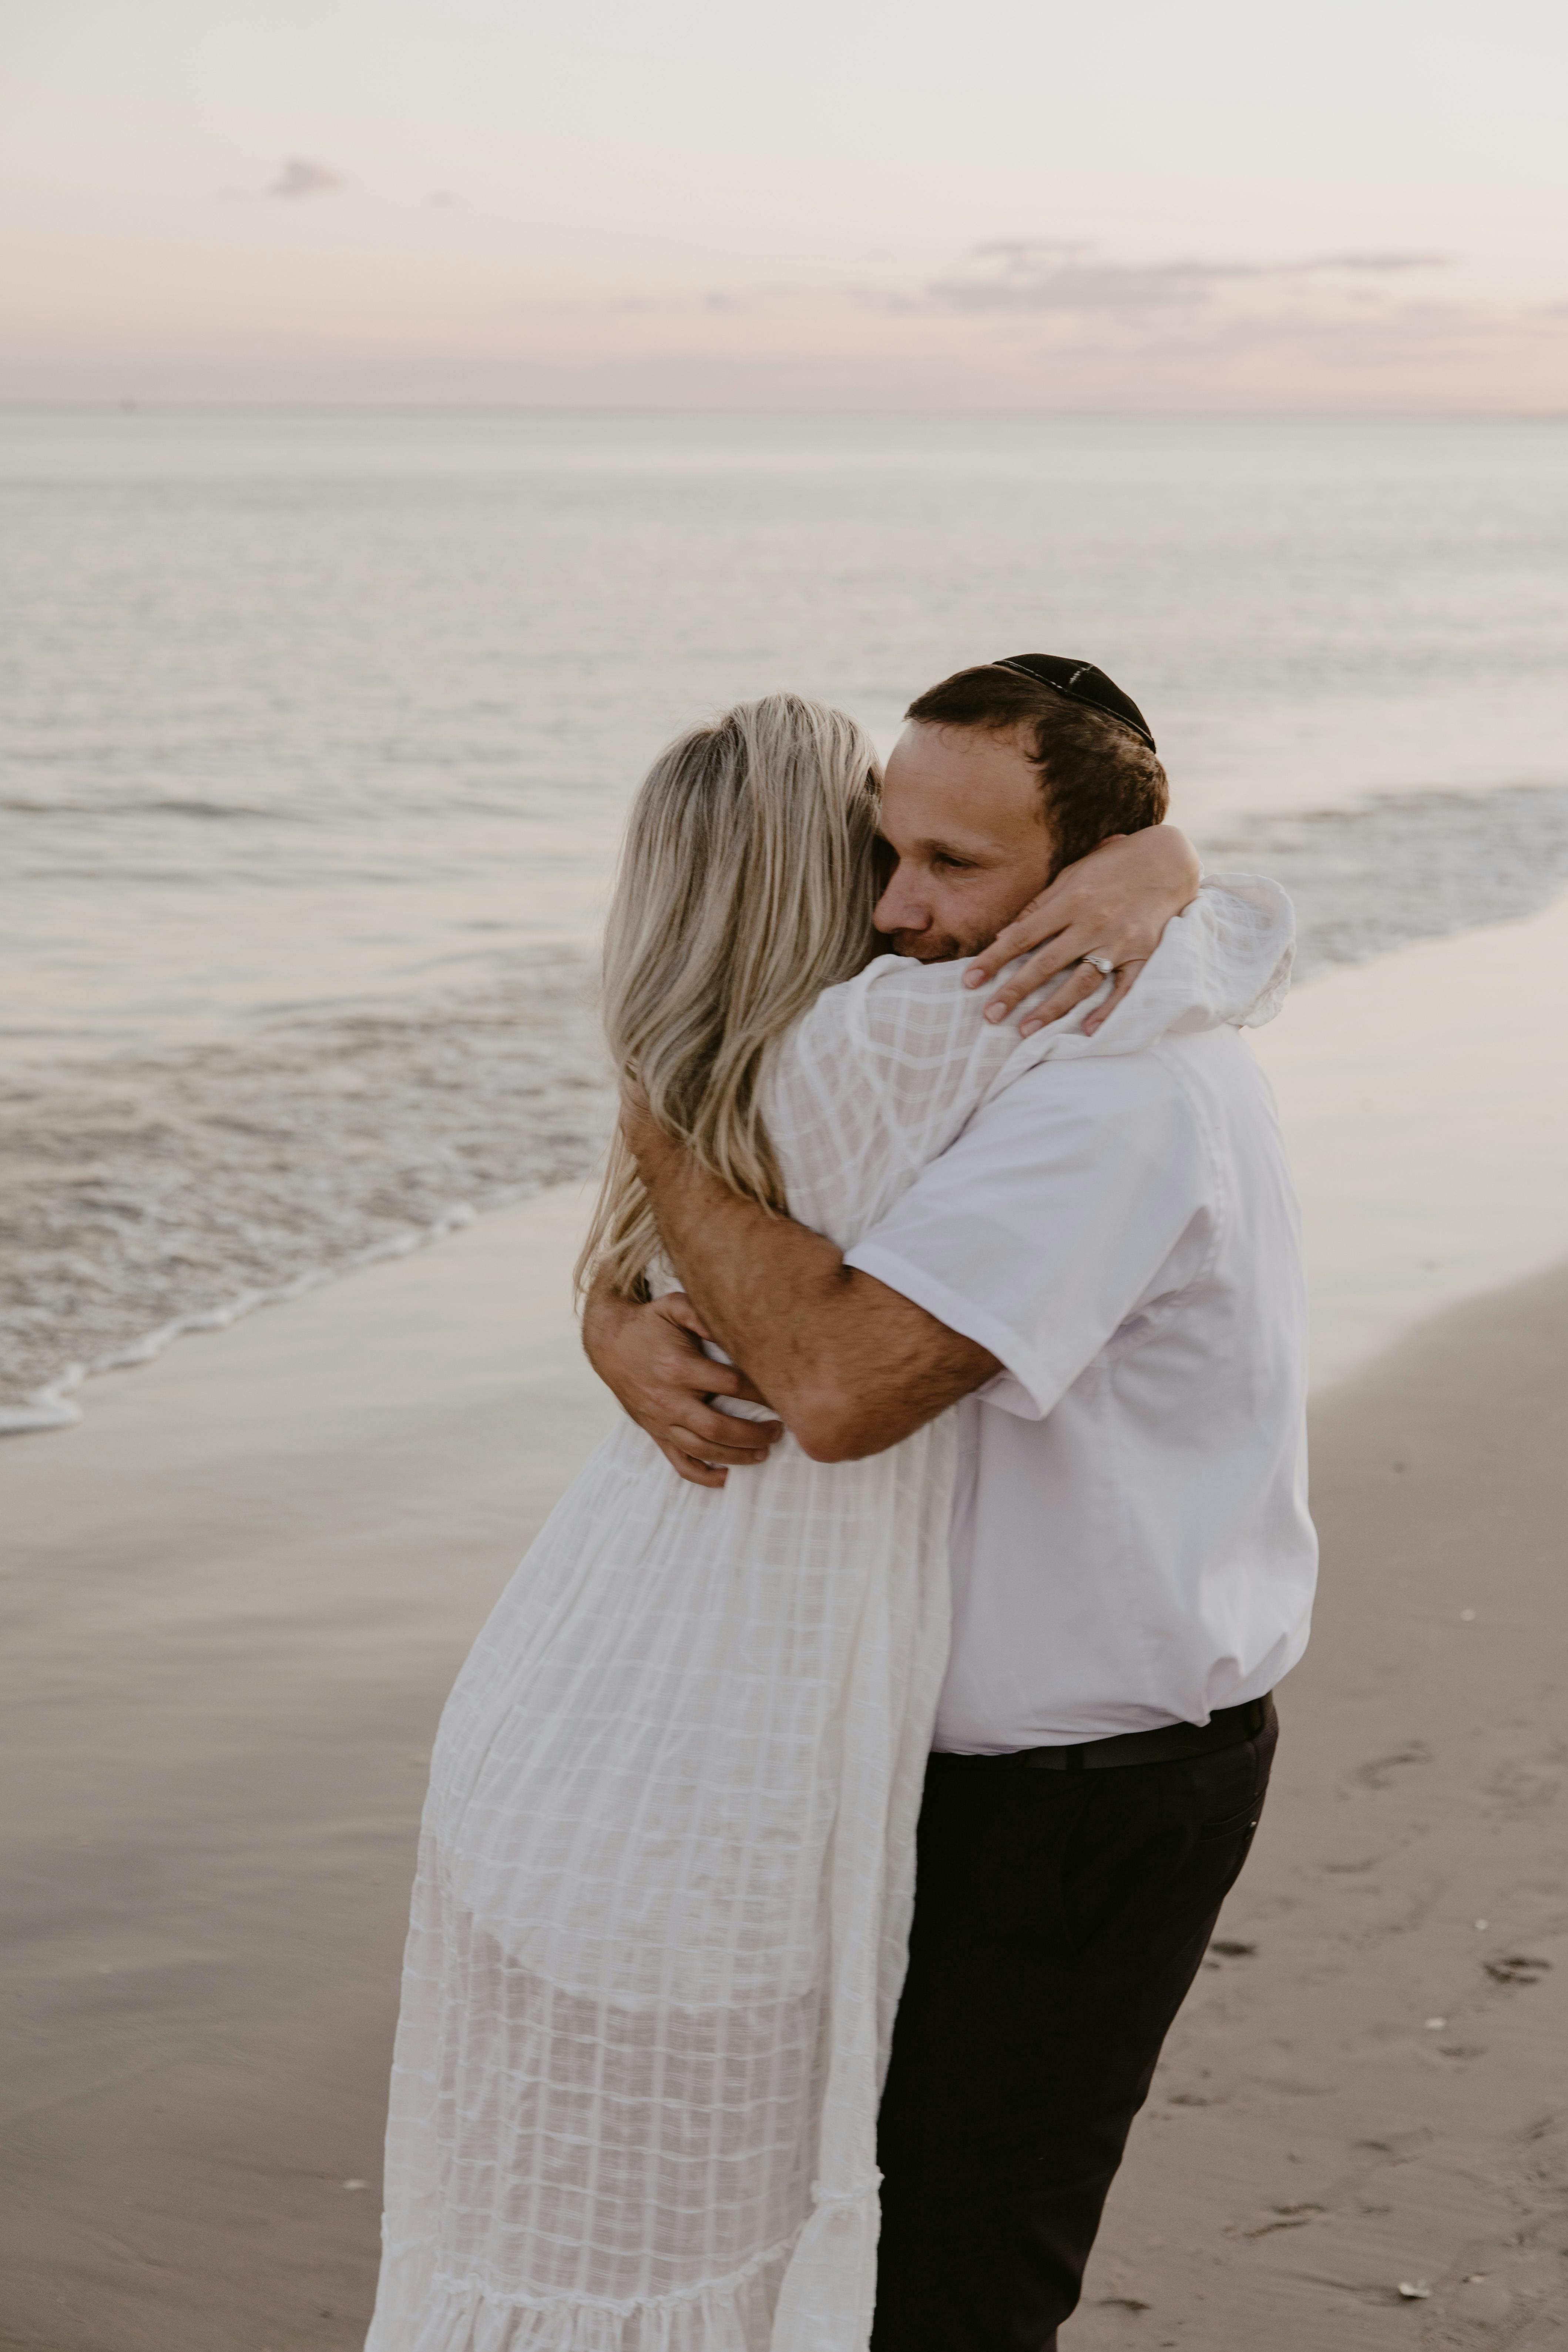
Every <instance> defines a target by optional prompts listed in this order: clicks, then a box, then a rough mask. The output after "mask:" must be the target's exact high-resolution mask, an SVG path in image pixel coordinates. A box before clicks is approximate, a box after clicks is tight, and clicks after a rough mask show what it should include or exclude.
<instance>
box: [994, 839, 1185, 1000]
mask: <svg viewBox="0 0 1568 2352" xmlns="http://www.w3.org/2000/svg"><path fill="white" fill-rule="evenodd" d="M1202 872H1203V869H1202V867H1201V866H1199V864H1198V856H1197V852H1196V850H1194V847H1193V845H1192V843H1191V842H1190V841H1189V840H1188V839H1187V836H1186V835H1185V834H1184V833H1183V832H1182V831H1181V830H1180V829H1179V828H1178V827H1177V826H1175V825H1173V824H1155V825H1150V826H1148V827H1146V829H1145V830H1144V831H1143V832H1142V833H1119V834H1113V835H1111V836H1110V839H1109V840H1107V841H1102V842H1101V843H1100V845H1099V847H1098V848H1096V849H1091V850H1090V852H1089V856H1087V857H1080V858H1079V861H1078V864H1077V865H1076V866H1064V867H1063V868H1062V871H1061V872H1060V873H1059V874H1058V876H1057V878H1056V880H1055V881H1054V882H1053V883H1051V884H1050V885H1049V886H1048V887H1047V888H1046V889H1044V890H1042V891H1041V892H1040V895H1039V897H1038V898H1031V899H1030V901H1029V903H1028V905H1027V906H1026V908H1024V909H1023V911H1022V913H1021V914H1019V915H1017V916H1016V917H1015V918H1014V919H1013V921H1012V922H1010V923H1009V924H1008V926H1007V928H1006V929H1005V931H999V932H998V933H997V935H996V937H995V938H994V940H992V942H991V945H990V946H989V947H988V948H986V949H985V950H984V952H983V953H982V954H980V955H977V956H976V957H975V959H974V961H973V963H972V964H971V965H970V967H969V970H968V971H966V972H965V974H964V976H963V980H964V986H965V987H966V988H982V987H984V984H985V983H986V982H987V981H993V980H994V979H995V977H996V975H997V973H998V972H999V971H1001V970H1002V968H1003V966H1004V965H1005V964H1009V963H1011V962H1012V961H1013V959H1014V958H1015V957H1016V956H1021V955H1025V954H1026V951H1027V950H1029V949H1030V948H1034V949H1036V950H1037V953H1036V954H1034V955H1030V956H1029V957H1028V960H1027V961H1026V962H1025V963H1021V964H1020V965H1019V966H1018V969H1017V971H1012V972H1009V973H1008V975H1007V977H1006V979H1005V981H1004V982H1003V983H1002V985H1001V987H1000V988H999V989H998V990H997V992H996V994H995V995H994V997H993V998H992V1000H991V1002H990V1003H989V1004H987V1006H986V1007H985V1018H986V1019H987V1021H1005V1019H1006V1018H1007V1015H1008V1014H1009V1013H1011V1012H1012V1011H1013V1010H1014V1008H1015V1006H1016V1005H1018V1004H1020V1003H1022V1002H1023V1000H1024V998H1025V997H1026V996H1029V995H1032V994H1033V993H1034V992H1035V990H1036V989H1037V988H1043V987H1044V986H1045V984H1046V982H1047V981H1049V980H1054V979H1056V978H1057V976H1058V974H1059V973H1065V974H1066V977H1065V978H1064V979H1063V980H1062V981H1061V982H1060V985H1059V986H1058V988H1056V989H1055V990H1054V991H1053V992H1052V993H1051V995H1050V996H1049V998H1048V999H1047V1002H1046V1003H1044V1004H1032V1005H1031V1006H1030V1007H1029V1010H1028V1011H1027V1013H1026V1014H1025V1015H1024V1018H1023V1019H1022V1021H1020V1022H1019V1024H1018V1029H1019V1034H1020V1035H1022V1036H1025V1037H1028V1036H1032V1035H1033V1034H1034V1032H1035V1031H1036V1030H1037V1029H1044V1028H1045V1027H1046V1026H1047V1024H1049V1023H1050V1022H1052V1021H1059V1020H1060V1019H1061V1017H1062V1015H1063V1013H1070V1012H1071V1011H1072V1008H1073V1006H1074V1005H1075V1004H1081V1003H1082V1002H1083V1000H1084V998H1085V997H1086V996H1092V995H1093V994H1094V993H1095V992H1096V990H1097V989H1100V988H1103V986H1104V985H1105V977H1106V976H1105V974H1104V973H1103V972H1102V971H1097V970H1096V968H1095V966H1094V965H1093V964H1090V963H1085V962H1084V961H1083V958H1084V957H1085V956H1088V955H1096V956H1102V957H1103V958H1104V959H1105V961H1106V962H1107V963H1111V964H1114V965H1115V967H1116V974H1115V986H1114V987H1113V988H1112V990H1111V992H1110V995H1109V996H1108V997H1107V998H1106V1000H1105V1003H1103V1004H1100V1005H1097V1006H1096V1007H1095V1009H1094V1011H1093V1013H1090V1015H1089V1019H1088V1020H1087V1021H1086V1022H1085V1023H1084V1024H1083V1025H1084V1032H1085V1034H1086V1035H1088V1036H1092V1035H1093V1034H1094V1032H1095V1031H1096V1030H1097V1029H1098V1028H1099V1027H1100V1024H1101V1022H1102V1021H1104V1020H1105V1019H1106V1018H1107V1016H1108V1015H1109V1014H1110V1013H1111V1011H1112V1010H1113V1009H1114V1007H1115V1006H1116V1005H1118V1004H1120V1003H1121V1000H1122V998H1123V997H1124V996H1125V995H1126V993H1127V992H1128V990H1129V989H1130V988H1131V986H1132V983H1133V982H1134V981H1135V980H1136V979H1137V977H1138V974H1139V973H1140V971H1142V969H1143V966H1144V964H1145V963H1146V962H1147V961H1148V960H1149V958H1150V957H1151V956H1152V954H1153V952H1154V950H1155V949H1156V948H1157V947H1158V946H1159V944H1160V935H1161V933H1162V932H1163V929H1164V928H1165V925H1166V924H1167V923H1168V922H1169V921H1170V919H1171V917H1172V916H1173V915H1179V914H1180V913H1181V911H1182V908H1184V907H1190V906H1191V905H1192V902H1193V900H1194V898H1196V897H1197V894H1198V883H1199V880H1200V879H1201V877H1202Z"/></svg>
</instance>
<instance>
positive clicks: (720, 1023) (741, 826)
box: [576, 694, 881, 1297]
mask: <svg viewBox="0 0 1568 2352" xmlns="http://www.w3.org/2000/svg"><path fill="white" fill-rule="evenodd" d="M880 782H881V772H880V768H879V763H878V760H877V754H876V751H875V750H874V749H873V747H872V744H871V741H870V739H869V738H868V736H867V735H866V734H865V733H864V732H863V731H862V730H861V729H860V728H859V727H858V726H857V725H856V723H855V721H854V719H848V718H847V717H846V716H845V714H844V713H843V711H841V710H832V709H828V708H827V707H826V705H825V704H823V703H820V702H807V701H805V699H804V698H802V697H801V696H799V695H795V694H770V695H765V696H764V697H763V699H762V700H761V701H759V702H742V703H738V704H737V705H736V707H735V709H733V710H731V711H727V712H726V713H725V715H724V717H723V718H721V719H715V720H714V721H713V722H712V724H711V725H710V726H706V727H694V728H693V729H692V730H690V732H689V734H686V735H682V736H680V737H679V738H678V740H676V741H675V742H673V743H671V744H670V745H669V747H668V750H667V751H664V752H662V753H661V754H660V756H659V758H658V760H656V761H655V762H654V764H653V767H652V768H651V769H650V770H649V772H648V774H647V778H646V780H645V782H644V783H643V785H642V788H641V790H640V791H639V792H638V793H637V799H636V801H635V802H634V803H633V804H632V812H631V816H630V819H629V821H628V824H627V827H626V840H625V843H624V845H623V846H622V851H621V861H620V868H619V871H618V873H617V875H616V887H615V895H614V897H613V898H612V899H611V902H610V913H609V919H608V922H607V923H606V925H605V958H604V1004H603V1013H604V1024H605V1038H606V1040H607V1042H608V1045H609V1048H610V1055H611V1058H612V1060H613V1061H614V1063H615V1066H616V1072H617V1074H618V1076H620V1078H621V1080H622V1083H623V1084H624V1085H626V1086H628V1087H634V1088H636V1089H637V1090H639V1091H640V1093H641V1094H642V1096H643V1097H644V1099H645V1100H646V1102H647V1107H648V1109H649V1111H650V1112H651V1114H652V1116H653V1118H654V1119H655V1120H656V1121H657V1122H658V1125H659V1126H660V1127H661V1128H663V1129H665V1130H666V1131H667V1133H668V1134H670V1135H673V1136H677V1137H679V1139H680V1141H681V1142H682V1143H684V1144H685V1145H686V1146H687V1147H688V1148H689V1150H690V1151H691V1152H692V1153H693V1154H694V1155H695V1156H696V1158H697V1159H698V1160H700V1162H701V1163H702V1165H703V1167H705V1168H707V1169H710V1171H712V1173H713V1174H714V1175H715V1176H717V1177H719V1178H720V1179H721V1181H723V1182H724V1183H725V1184H727V1185H729V1186H730V1187H731V1190H732V1191H733V1192H738V1193H740V1194H742V1197H743V1198H745V1199H747V1200H752V1201H757V1202H762V1203H763V1205H764V1206H765V1207H767V1208H769V1209H773V1210H780V1209H783V1208H784V1187H783V1184H782V1182H781V1181H780V1176H779V1170H778V1163H777V1161H776V1160H775V1159H774V1157H773V1146H772V1144H771V1142H770V1141H769V1139H768V1135H767V1130H766V1128H765V1126H764V1125H763V1114H762V1091H763V1072H764V1068H765V1065H766V1062H767V1057H768V1054H769V1050H770V1048H771V1047H772V1046H773V1045H774V1044H775V1043H776V1042H777V1040H778V1039H779V1038H780V1037H782V1036H783V1035H784V1032H785V1031H786V1030H787V1029H789V1028H790V1027H791V1026H792V1025H793V1024H794V1023H795V1022H796V1021H797V1020H798V1019H799V1018H800V1016H801V1014H802V1013H805V1011H806V1010H807V1008H808V1007H809V1006H810V1005H811V1004H812V1003H813V1002H814V1001H815V999H816V997H817V995H818V994H819V993H820V992H821V991H822V990H823V989H825V988H829V987H831V986H832V985H833V983H834V982H836V981H841V980H847V979H848V978H849V977H850V976H851V975H852V974H853V973H855V972H857V971H859V970H860V969H861V967H862V966H863V965H864V964H865V963H866V962H867V961H868V960H869V958H870V956H871V954H872V952H873V950H874V946H875V935H874V933H873V932H872V929H871V920H870V918H871V908H872V907H873V905H874V904H875V902H876V889H877V885H876V857H875V845H876V837H877V803H878V794H879V789H880ZM658 1245H659V1244H658V1228H657V1226H656V1225H655V1223H654V1218H653V1211H652V1208H651V1206H650V1204H649V1202H648V1197H647V1192H646V1191H645V1189H644V1186H643V1182H642V1179H641V1178H640V1176H639V1175H638V1174H637V1164H636V1162H635V1160H633V1159H632V1156H631V1154H630V1152H629V1151H628V1150H626V1145H625V1143H624V1142H623V1141H622V1139H621V1137H620V1135H619V1133H618V1132H617V1134H616V1138H615V1140H614V1141H613V1143H612V1144H611V1146H610V1156H609V1163H608V1166H607V1167H606V1169H605V1179H604V1182H603V1184H602V1185H601V1187H600V1190H599V1199H598V1205H597V1207H596V1209H595V1214H594V1222H593V1224H592V1226H591V1227H590V1229H589V1234H588V1239H587V1242H586V1244H584V1250H583V1255H582V1256H581V1257H580V1258H579V1260H578V1262H577V1269H576V1281H577V1288H578V1292H579V1295H581V1293H582V1292H583V1291H584V1289H585V1288H586V1287H587V1286H589V1285H590V1284H591V1283H593V1282H594V1281H595V1280H596V1279H597V1278H598V1277H599V1276H608V1277H609V1280H610V1282H611V1284H612V1286H613V1287H614V1288H615V1289H616V1291H617V1292H619V1293H620V1294H621V1295H622V1296H623V1297H646V1296H647V1270H648V1266H649V1265H650V1263H651V1261H652V1259H653V1257H654V1255H655V1253H656V1252H657V1250H658Z"/></svg>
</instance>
